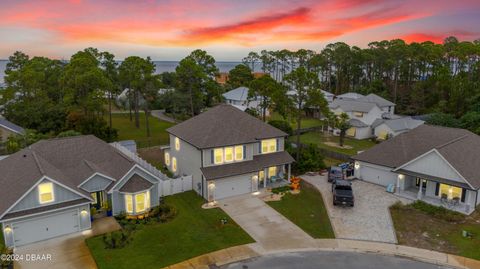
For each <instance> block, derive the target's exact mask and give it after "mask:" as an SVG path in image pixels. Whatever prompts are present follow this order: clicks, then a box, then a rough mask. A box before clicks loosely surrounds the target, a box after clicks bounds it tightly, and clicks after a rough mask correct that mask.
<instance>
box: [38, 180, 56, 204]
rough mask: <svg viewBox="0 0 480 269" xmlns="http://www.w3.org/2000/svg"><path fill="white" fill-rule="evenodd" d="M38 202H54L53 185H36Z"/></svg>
mask: <svg viewBox="0 0 480 269" xmlns="http://www.w3.org/2000/svg"><path fill="white" fill-rule="evenodd" d="M38 200H39V201H40V204H45V203H50V202H53V201H54V200H55V197H54V195H53V183H50V182H48V183H42V184H40V185H38Z"/></svg>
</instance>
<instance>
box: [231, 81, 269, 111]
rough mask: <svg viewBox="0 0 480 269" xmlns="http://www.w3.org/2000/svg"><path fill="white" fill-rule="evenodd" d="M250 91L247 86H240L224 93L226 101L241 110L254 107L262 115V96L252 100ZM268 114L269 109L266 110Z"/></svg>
mask: <svg viewBox="0 0 480 269" xmlns="http://www.w3.org/2000/svg"><path fill="white" fill-rule="evenodd" d="M248 91H249V89H248V88H247V87H243V86H242V87H238V88H236V89H233V90H231V91H228V92H226V93H224V94H223V97H224V98H225V103H227V104H230V105H232V106H234V107H236V108H238V109H240V110H241V111H245V110H246V109H247V108H248V109H253V110H255V111H257V112H258V114H259V115H262V107H261V100H262V99H261V97H254V98H253V99H252V100H248ZM265 114H266V116H268V115H269V114H270V113H269V111H268V109H267V110H266V112H265Z"/></svg>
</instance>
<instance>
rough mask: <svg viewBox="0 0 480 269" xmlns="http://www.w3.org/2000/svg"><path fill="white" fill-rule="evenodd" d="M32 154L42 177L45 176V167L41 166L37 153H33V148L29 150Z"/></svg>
mask: <svg viewBox="0 0 480 269" xmlns="http://www.w3.org/2000/svg"><path fill="white" fill-rule="evenodd" d="M28 149H29V150H30V151H31V153H32V156H33V159H34V160H35V164H36V165H37V167H38V170H40V173H41V174H42V175H45V170H43V167H42V165H41V164H40V161H39V160H38V157H37V154H36V153H35V151H33V150H32V149H31V148H28Z"/></svg>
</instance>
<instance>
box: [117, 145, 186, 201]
mask: <svg viewBox="0 0 480 269" xmlns="http://www.w3.org/2000/svg"><path fill="white" fill-rule="evenodd" d="M111 145H112V146H113V147H114V148H116V149H117V150H119V151H120V152H122V153H123V154H125V155H127V156H128V157H129V158H131V159H132V160H134V161H135V162H136V163H137V164H138V165H140V166H141V167H143V168H145V169H146V170H147V171H148V172H150V173H152V174H153V175H155V176H157V177H158V178H160V179H161V181H160V183H159V184H158V188H159V190H158V193H159V195H161V196H168V195H173V194H177V193H181V192H185V191H190V190H192V186H193V183H192V176H191V175H190V176H182V177H178V178H170V177H168V176H166V175H165V174H163V173H162V172H160V170H158V169H157V168H155V166H153V165H151V164H150V163H148V162H147V161H145V160H144V159H142V158H140V156H138V155H137V154H136V153H134V152H131V151H130V150H128V149H127V148H126V147H124V146H122V145H121V144H120V143H117V142H114V143H111Z"/></svg>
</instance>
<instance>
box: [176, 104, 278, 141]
mask: <svg viewBox="0 0 480 269" xmlns="http://www.w3.org/2000/svg"><path fill="white" fill-rule="evenodd" d="M167 132H169V133H170V134H172V135H174V136H176V137H179V138H181V139H182V140H184V141H186V142H188V143H189V144H191V145H193V146H195V147H197V148H199V149H203V148H213V147H220V146H229V145H238V144H246V143H254V142H257V141H258V140H260V139H266V138H274V137H285V136H287V134H286V133H285V132H283V131H281V130H279V129H277V128H275V127H273V126H271V125H269V124H267V123H264V122H263V121H261V120H259V119H257V118H255V117H253V116H251V115H249V114H248V113H245V112H243V111H241V110H239V109H238V108H235V107H234V106H231V105H227V104H221V105H218V106H216V107H213V108H210V109H209V110H207V111H206V112H203V113H202V114H200V115H197V116H195V117H193V118H191V119H189V120H186V121H184V122H181V123H179V124H177V125H175V126H173V127H170V128H168V129H167Z"/></svg>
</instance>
